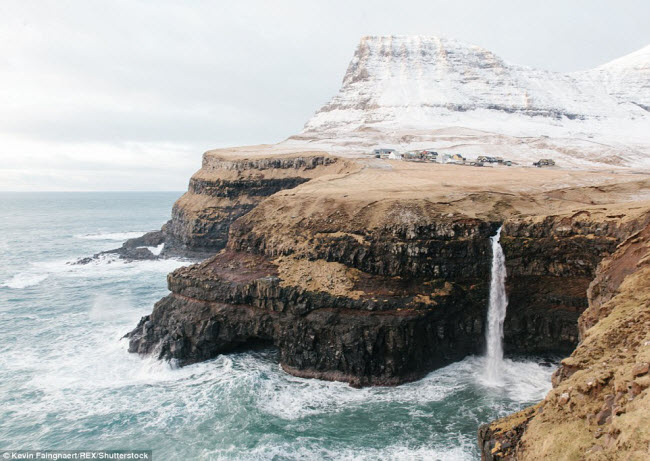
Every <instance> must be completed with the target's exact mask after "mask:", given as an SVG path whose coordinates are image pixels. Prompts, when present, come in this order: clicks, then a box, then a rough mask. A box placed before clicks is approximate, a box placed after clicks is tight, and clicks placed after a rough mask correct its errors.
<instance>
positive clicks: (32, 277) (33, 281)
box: [0, 272, 48, 289]
mask: <svg viewBox="0 0 650 461" xmlns="http://www.w3.org/2000/svg"><path fill="white" fill-rule="evenodd" d="M47 277H48V274H34V273H29V272H21V273H19V274H16V275H14V276H13V277H11V278H10V279H9V280H7V281H6V282H4V283H2V284H0V287H6V288H13V289H21V288H27V287H33V286H35V285H38V284H39V283H41V282H42V281H43V280H45V279H46V278H47Z"/></svg>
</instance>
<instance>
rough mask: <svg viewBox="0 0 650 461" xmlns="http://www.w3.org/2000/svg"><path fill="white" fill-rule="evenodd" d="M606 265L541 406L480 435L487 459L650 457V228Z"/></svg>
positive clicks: (592, 287)
mask: <svg viewBox="0 0 650 461" xmlns="http://www.w3.org/2000/svg"><path fill="white" fill-rule="evenodd" d="M638 227H640V230H639V231H638V232H633V233H632V235H630V236H629V237H628V238H627V239H626V240H624V241H623V242H622V243H620V244H619V246H618V248H617V249H616V251H615V252H613V254H611V255H610V256H608V257H607V258H605V259H603V261H602V262H601V263H600V265H599V266H598V269H597V271H596V275H595V278H594V279H593V281H592V282H591V284H590V285H589V289H588V296H589V308H588V309H587V310H586V311H585V312H583V314H582V315H581V317H580V320H579V324H580V336H581V342H580V345H579V346H578V347H577V348H576V350H575V351H574V352H573V353H572V354H571V356H570V357H568V358H566V359H564V360H563V361H562V363H561V366H560V368H559V369H558V370H557V371H556V372H555V374H554V376H553V390H552V391H551V392H549V394H548V395H547V396H546V398H545V399H544V401H542V402H541V403H539V404H538V405H536V406H534V407H531V408H528V409H526V410H523V411H522V412H519V413H517V414H515V415H511V416H508V417H506V418H504V419H502V420H499V421H495V422H493V423H491V424H488V425H484V426H482V427H481V428H480V429H479V445H480V447H481V451H482V459H484V460H496V459H503V460H508V459H512V460H514V459H516V460H527V459H531V460H532V459H535V460H537V459H553V460H556V459H587V460H600V459H630V460H637V459H638V460H645V459H648V457H649V456H650V447H649V446H648V440H650V424H649V423H650V419H649V416H648V415H650V391H649V390H648V387H650V374H648V367H649V365H648V364H649V363H650V290H649V289H648V288H649V287H650V224H648V220H647V216H646V217H645V219H643V220H640V221H639V222H638Z"/></svg>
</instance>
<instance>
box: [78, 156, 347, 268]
mask: <svg viewBox="0 0 650 461" xmlns="http://www.w3.org/2000/svg"><path fill="white" fill-rule="evenodd" d="M259 151H262V152H264V146H259V147H257V148H256V146H253V147H251V148H249V149H248V150H246V151H243V152H241V149H240V151H237V153H236V154H234V153H233V152H232V149H231V150H228V149H217V150H212V151H208V152H206V153H205V154H204V155H203V164H202V166H201V169H200V170H199V171H197V172H196V173H195V174H194V175H193V176H192V178H191V179H190V181H189V186H188V190H187V192H186V193H185V194H183V196H181V197H180V198H179V199H178V200H177V201H176V202H175V203H174V206H173V207H172V216H171V219H170V220H169V221H168V222H167V223H165V224H164V225H163V226H162V229H161V230H160V231H153V232H149V233H147V234H145V235H144V236H142V237H138V238H134V239H130V240H127V241H126V242H125V243H124V244H123V245H122V247H120V248H117V249H115V250H110V251H106V252H103V253H100V254H117V255H119V256H120V257H121V258H124V259H129V260H131V259H156V258H166V257H179V256H180V257H189V258H193V259H204V258H207V257H209V256H211V255H214V254H215V253H217V252H218V251H219V250H221V249H222V248H224V247H225V246H226V242H227V241H228V231H229V229H230V225H231V224H232V223H233V222H234V221H235V220H236V219H237V218H239V217H240V216H242V215H244V214H246V213H248V212H249V211H250V210H252V209H253V208H255V206H256V205H257V204H258V203H260V202H261V201H262V200H263V199H264V198H266V197H268V196H270V195H273V194H274V193H276V192H278V191H281V190H285V189H293V188H294V187H296V186H298V185H300V184H303V183H305V182H307V181H309V180H311V179H314V178H317V177H320V176H326V175H336V174H339V173H341V172H344V171H347V170H348V169H349V168H350V167H353V166H352V164H351V163H349V162H346V161H344V160H342V159H339V158H336V157H332V156H330V155H328V154H326V153H325V152H317V151H316V152H311V151H304V152H303V151H299V152H288V153H284V154H279V155H275V156H271V157H269V156H259ZM353 168H354V167H353ZM163 243H164V246H163V247H162V250H161V252H160V253H159V254H154V252H152V251H151V250H150V247H157V246H158V245H161V244H163ZM96 256H97V255H96ZM90 260H92V258H86V259H84V260H81V262H87V261H90Z"/></svg>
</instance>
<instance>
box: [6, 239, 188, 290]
mask: <svg viewBox="0 0 650 461" xmlns="http://www.w3.org/2000/svg"><path fill="white" fill-rule="evenodd" d="M154 248H158V247H154ZM160 250H162V248H160ZM71 262H72V261H70V260H55V261H42V262H35V263H32V264H31V265H30V267H29V269H27V270H25V271H23V272H19V273H18V274H16V275H14V276H13V277H12V278H11V279H9V280H7V281H5V282H3V283H2V284H0V287H7V288H14V289H21V288H26V287H31V286H35V285H38V284H39V283H41V282H43V281H44V280H46V279H47V278H48V277H50V276H57V277H78V278H97V277H127V276H135V275H138V274H142V273H145V272H159V273H164V274H167V273H169V272H171V271H173V270H174V269H177V268H179V267H181V266H187V265H189V264H191V263H192V261H188V260H182V259H173V258H170V259H160V260H143V261H125V260H123V259H120V258H119V257H118V256H116V255H112V254H104V255H101V256H99V257H98V258H96V259H93V260H92V261H90V262H89V263H87V264H71Z"/></svg>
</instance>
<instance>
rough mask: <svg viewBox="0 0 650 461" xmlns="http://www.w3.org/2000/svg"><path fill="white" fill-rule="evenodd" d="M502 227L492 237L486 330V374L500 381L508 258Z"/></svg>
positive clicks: (506, 302)
mask: <svg viewBox="0 0 650 461" xmlns="http://www.w3.org/2000/svg"><path fill="white" fill-rule="evenodd" d="M501 229H502V228H501V227H499V229H498V230H497V233H496V234H495V235H494V236H492V237H491V240H492V274H491V277H490V303H489V305H488V321H487V331H486V338H485V340H486V343H487V357H486V361H485V363H486V369H485V376H486V378H487V380H488V381H490V382H499V381H500V380H501V377H502V369H503V321H504V319H505V318H506V308H507V307H508V298H507V296H506V258H505V255H504V254H503V248H501V244H500V243H499V240H500V238H501Z"/></svg>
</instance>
